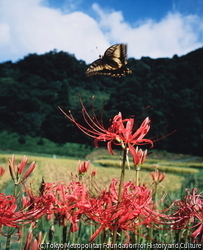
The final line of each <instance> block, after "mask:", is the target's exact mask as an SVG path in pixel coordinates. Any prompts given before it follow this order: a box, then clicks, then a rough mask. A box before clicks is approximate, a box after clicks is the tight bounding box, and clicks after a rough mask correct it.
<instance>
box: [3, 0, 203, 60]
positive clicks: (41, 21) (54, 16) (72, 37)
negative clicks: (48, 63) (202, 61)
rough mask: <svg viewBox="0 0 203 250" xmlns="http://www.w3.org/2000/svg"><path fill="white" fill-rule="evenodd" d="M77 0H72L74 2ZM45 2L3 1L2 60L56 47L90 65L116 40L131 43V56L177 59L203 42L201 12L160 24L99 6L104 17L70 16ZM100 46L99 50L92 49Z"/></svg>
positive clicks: (169, 18) (168, 18)
mask: <svg viewBox="0 0 203 250" xmlns="http://www.w3.org/2000/svg"><path fill="white" fill-rule="evenodd" d="M69 1H72V0H69ZM42 4H43V1H42V0H18V1H16V0H1V1H0V51H1V53H0V62H2V61H6V60H17V59H20V58H22V57H23V56H25V55H27V54H28V53H39V54H42V53H45V52H48V51H50V50H53V49H57V50H58V51H60V50H63V51H67V52H69V53H71V54H75V56H76V57H77V59H83V60H85V61H86V62H87V63H90V62H91V61H93V60H94V59H96V58H97V57H98V52H97V51H96V47H98V49H99V51H101V53H103V51H104V50H105V49H106V48H107V47H108V46H109V45H110V44H113V43H120V42H125V43H128V45H129V48H128V49H129V53H128V54H129V56H130V57H135V58H140V57H141V56H150V57H153V58H157V57H172V56H173V55H174V54H178V55H182V54H185V53H188V52H189V51H191V50H194V49H196V48H198V47H201V46H202V43H200V41H199V40H200V39H199V36H200V34H201V32H202V30H203V26H201V25H202V23H203V20H202V19H201V18H200V17H198V16H197V15H188V16H182V15H181V14H179V13H169V14H168V15H167V16H166V17H165V18H163V19H162V20H161V21H160V22H154V21H153V20H150V19H149V20H145V21H141V20H139V22H137V23H136V24H133V25H132V24H129V23H127V22H126V21H125V20H124V17H123V14H122V12H120V11H113V10H111V11H109V10H108V11H107V10H103V9H102V8H101V7H100V6H99V5H97V4H93V5H92V8H93V11H94V12H95V13H96V14H97V15H98V21H96V20H95V19H93V18H92V17H90V16H89V15H87V14H85V13H84V12H81V11H74V12H71V13H68V14H64V13H62V12H61V11H60V10H57V9H51V8H49V7H45V6H43V5H42ZM91 50H94V51H95V53H92V52H91Z"/></svg>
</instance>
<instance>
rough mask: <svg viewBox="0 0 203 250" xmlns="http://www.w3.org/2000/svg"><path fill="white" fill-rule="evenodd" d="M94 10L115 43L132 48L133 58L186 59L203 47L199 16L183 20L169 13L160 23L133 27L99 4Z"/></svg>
mask: <svg viewBox="0 0 203 250" xmlns="http://www.w3.org/2000/svg"><path fill="white" fill-rule="evenodd" d="M93 8H94V10H95V11H96V12H97V13H98V15H99V16H100V21H99V25H100V28H101V30H103V32H104V34H105V36H106V37H107V38H108V40H109V41H111V43H119V42H126V43H128V44H129V48H128V50H129V56H130V57H135V58H140V57H142V56H150V57H153V58H157V57H172V56H173V55H174V54H178V55H183V54H185V53H188V52H190V51H192V50H194V49H197V48H199V47H201V46H202V42H203V41H199V40H200V36H201V34H202V32H203V25H202V23H203V18H200V17H198V16H197V15H188V16H182V15H181V14H180V13H168V15H167V16H166V17H165V18H163V19H162V20H161V21H160V22H155V21H153V20H151V19H148V20H145V21H143V22H142V21H140V20H139V21H138V22H137V24H134V25H130V24H128V23H126V22H125V20H124V19H123V16H122V13H121V12H120V11H118V12H115V11H114V12H112V13H105V12H104V11H103V10H102V9H101V8H100V7H99V6H98V5H97V4H94V5H93Z"/></svg>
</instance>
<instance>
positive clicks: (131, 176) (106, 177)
mask: <svg viewBox="0 0 203 250" xmlns="http://www.w3.org/2000/svg"><path fill="white" fill-rule="evenodd" d="M22 156H23V155H15V159H16V163H18V162H19V161H20V160H21V158H22ZM10 157H11V155H7V154H3V155H0V162H1V165H2V166H3V167H5V168H6V169H7V171H6V173H5V175H4V177H3V178H2V180H1V181H0V189H1V188H2V187H3V186H5V185H6V183H7V182H8V181H9V180H10V174H9V169H8V159H9V158H10ZM27 157H28V160H29V163H31V162H32V161H35V162H36V163H37V166H36V168H35V170H34V172H33V173H32V175H31V176H30V177H29V178H28V180H27V184H28V183H32V185H33V187H34V188H36V189H38V187H39V185H40V183H41V180H42V177H44V180H45V182H50V183H56V182H65V183H68V182H70V181H71V176H75V175H76V174H77V165H78V159H73V158H53V157H42V156H31V155H29V156H27ZM114 159H115V161H116V164H119V158H117V160H116V157H114ZM81 160H82V159H81ZM94 162H95V163H96V161H92V163H91V169H95V170H96V172H97V174H96V177H95V179H96V181H97V185H98V186H99V187H100V188H104V187H107V186H108V184H109V183H110V181H111V180H112V178H116V179H119V178H120V168H119V167H117V168H114V167H102V166H100V165H98V164H95V163H94ZM151 171H153V165H151ZM184 179H185V177H184V176H179V175H176V174H167V178H165V180H164V181H163V182H162V187H163V189H164V190H170V191H175V190H178V189H180V188H181V185H182V182H183V181H184ZM125 181H135V171H134V168H133V167H131V170H129V169H128V168H126V174H125ZM140 183H141V184H143V183H146V185H151V183H152V179H151V177H150V174H149V171H145V170H142V169H141V171H140Z"/></svg>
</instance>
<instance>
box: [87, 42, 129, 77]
mask: <svg viewBox="0 0 203 250" xmlns="http://www.w3.org/2000/svg"><path fill="white" fill-rule="evenodd" d="M126 64H127V45H126V44H115V45H112V46H111V47H109V48H108V49H107V50H106V51H105V53H104V55H103V56H99V59H97V60H96V61H94V62H93V63H91V64H90V66H89V67H88V69H87V70H86V72H85V75H86V76H92V75H111V76H115V77H121V76H125V75H127V74H129V73H132V71H131V70H130V69H128V68H126V67H125V65H126Z"/></svg>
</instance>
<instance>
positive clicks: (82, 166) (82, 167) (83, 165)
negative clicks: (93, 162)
mask: <svg viewBox="0 0 203 250" xmlns="http://www.w3.org/2000/svg"><path fill="white" fill-rule="evenodd" d="M89 166H90V161H84V162H81V161H80V160H79V162H78V173H79V175H82V174H85V173H86V172H87V171H88V169H89Z"/></svg>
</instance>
